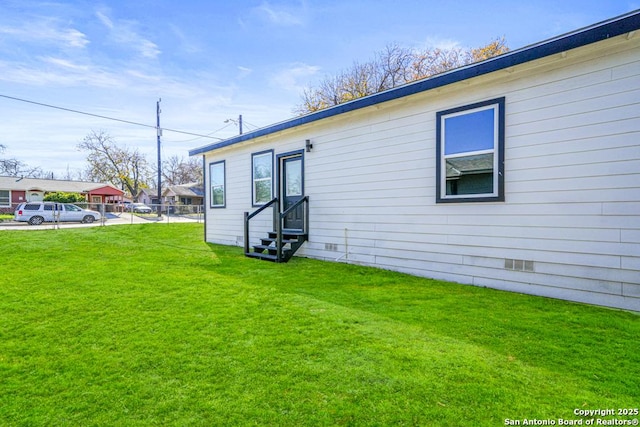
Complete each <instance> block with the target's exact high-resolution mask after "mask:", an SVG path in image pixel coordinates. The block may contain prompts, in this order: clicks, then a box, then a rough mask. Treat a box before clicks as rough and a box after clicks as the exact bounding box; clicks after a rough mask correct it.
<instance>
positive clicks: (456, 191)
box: [436, 98, 505, 203]
mask: <svg viewBox="0 0 640 427" xmlns="http://www.w3.org/2000/svg"><path fill="white" fill-rule="evenodd" d="M504 104H505V99H504V98H498V99H492V100H490V101H485V102H479V103H477V104H472V105H467V106H464V107H459V108H454V109H451V110H447V111H441V112H439V113H437V115H436V118H437V124H436V138H437V144H436V158H437V160H436V161H437V165H436V175H437V179H438V182H437V186H436V202H438V203H444V202H488V201H504Z"/></svg>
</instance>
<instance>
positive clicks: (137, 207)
mask: <svg viewBox="0 0 640 427" xmlns="http://www.w3.org/2000/svg"><path fill="white" fill-rule="evenodd" d="M125 209H126V210H127V211H129V212H133V213H145V214H150V213H151V208H150V207H149V206H147V205H145V204H144V203H129V204H127V206H126V207H125Z"/></svg>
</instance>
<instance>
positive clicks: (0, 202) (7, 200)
mask: <svg viewBox="0 0 640 427" xmlns="http://www.w3.org/2000/svg"><path fill="white" fill-rule="evenodd" d="M0 207H2V208H10V207H11V192H10V191H9V190H0Z"/></svg>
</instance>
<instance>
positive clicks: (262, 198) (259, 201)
mask: <svg viewBox="0 0 640 427" xmlns="http://www.w3.org/2000/svg"><path fill="white" fill-rule="evenodd" d="M251 164H252V169H251V176H252V180H253V188H252V198H253V201H252V203H253V205H254V206H259V205H264V204H265V203H267V202H269V201H270V200H271V199H273V151H266V152H262V153H256V154H253V155H252V156H251Z"/></svg>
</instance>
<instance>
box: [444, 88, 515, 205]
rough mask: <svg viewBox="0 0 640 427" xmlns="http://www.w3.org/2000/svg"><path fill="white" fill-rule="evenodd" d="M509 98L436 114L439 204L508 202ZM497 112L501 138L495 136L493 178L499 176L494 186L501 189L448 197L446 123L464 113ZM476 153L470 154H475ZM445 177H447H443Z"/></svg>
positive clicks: (491, 100)
mask: <svg viewBox="0 0 640 427" xmlns="http://www.w3.org/2000/svg"><path fill="white" fill-rule="evenodd" d="M505 104H506V99H505V97H500V98H495V99H490V100H487V101H482V102H476V103H473V104H468V105H464V106H461V107H456V108H451V109H448V110H444V111H439V112H437V113H436V203H478V202H504V201H505V193H504V148H505V135H504V134H505ZM488 107H490V108H494V109H495V111H497V117H495V116H494V119H497V126H496V127H497V133H498V134H497V135H494V138H495V142H494V148H493V155H494V168H493V174H494V176H496V175H497V179H494V182H496V184H497V188H495V189H494V192H493V194H488V193H481V194H478V195H474V194H464V195H447V194H446V173H447V172H446V163H445V156H444V152H445V151H444V146H445V143H446V141H445V140H444V135H443V121H444V120H446V118H447V117H448V116H453V115H460V113H463V112H464V111H469V113H472V112H474V111H472V110H476V111H481V110H487V109H489V108H488ZM472 152H473V151H469V153H472ZM443 174H444V176H443Z"/></svg>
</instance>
